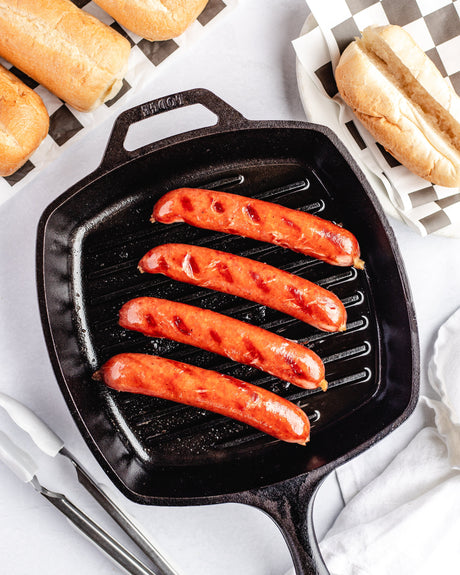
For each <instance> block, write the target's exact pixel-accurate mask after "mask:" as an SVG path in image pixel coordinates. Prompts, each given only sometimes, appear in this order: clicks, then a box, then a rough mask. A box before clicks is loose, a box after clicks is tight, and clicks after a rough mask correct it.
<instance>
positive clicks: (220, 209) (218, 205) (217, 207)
mask: <svg viewBox="0 0 460 575" xmlns="http://www.w3.org/2000/svg"><path fill="white" fill-rule="evenodd" d="M211 208H212V209H213V210H214V211H215V212H217V213H218V214H223V213H224V212H225V208H224V206H223V205H222V202H213V203H212V204H211Z"/></svg>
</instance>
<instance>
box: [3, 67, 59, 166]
mask: <svg viewBox="0 0 460 575" xmlns="http://www.w3.org/2000/svg"><path fill="white" fill-rule="evenodd" d="M48 127H49V117H48V112H47V111H46V108H45V105H44V104H43V101H42V99H41V98H40V96H39V95H38V94H36V93H35V92H34V91H33V90H31V89H30V88H29V87H28V86H26V85H25V84H24V83H23V82H21V80H19V79H18V78H16V76H14V75H13V74H12V73H11V72H9V71H8V70H6V69H5V68H4V67H3V66H0V176H10V175H11V174H13V173H14V172H15V171H16V170H17V169H19V168H20V167H21V166H22V165H23V164H24V163H25V162H26V161H27V160H28V158H29V157H30V155H31V154H32V152H34V151H35V150H36V149H37V148H38V146H39V144H40V143H41V141H42V140H43V138H44V137H45V136H46V134H47V133H48Z"/></svg>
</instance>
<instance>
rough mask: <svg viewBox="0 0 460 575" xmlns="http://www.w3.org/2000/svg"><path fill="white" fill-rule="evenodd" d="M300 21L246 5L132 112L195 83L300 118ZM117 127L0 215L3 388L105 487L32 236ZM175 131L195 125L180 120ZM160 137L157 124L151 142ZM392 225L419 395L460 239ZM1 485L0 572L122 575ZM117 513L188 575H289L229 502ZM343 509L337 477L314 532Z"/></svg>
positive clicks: (259, 4) (262, 3) (260, 518)
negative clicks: (52, 353) (408, 293)
mask: <svg viewBox="0 0 460 575" xmlns="http://www.w3.org/2000/svg"><path fill="white" fill-rule="evenodd" d="M306 16H307V8H306V4H305V2H304V0H285V1H281V0H251V1H249V0H247V1H242V2H241V5H240V6H239V7H238V8H237V9H236V10H235V11H234V12H232V13H230V14H229V15H228V17H227V18H224V19H223V21H222V22H221V23H220V25H219V26H217V27H216V28H214V29H213V30H212V31H210V32H209V33H208V35H207V36H206V37H205V38H204V39H202V40H201V41H200V42H199V44H197V45H195V46H194V47H193V48H192V49H191V50H190V52H187V53H184V54H182V56H181V57H180V58H178V59H177V61H176V62H175V63H174V65H172V66H170V67H168V68H167V69H165V70H163V71H162V72H161V73H160V74H159V75H158V76H157V79H156V81H155V83H154V85H152V87H151V89H150V90H148V91H145V92H144V93H142V94H138V95H137V96H136V98H135V99H132V100H131V101H130V103H129V105H130V106H131V105H134V104H136V103H140V102H143V101H147V100H150V99H153V98H157V97H161V96H165V95H167V94H171V93H174V92H177V91H181V90H184V89H190V88H196V87H202V88H208V89H210V90H212V91H213V92H215V93H216V94H217V95H218V96H220V97H222V98H223V99H224V100H226V101H227V102H228V103H229V104H231V105H232V106H234V107H235V108H236V109H237V110H239V111H240V112H241V113H242V114H243V115H245V116H246V117H247V118H250V119H267V120H278V119H294V120H304V119H305V116H304V112H303V108H302V105H301V102H300V98H299V95H298V90H297V82H296V77H295V54H294V51H293V48H292V46H291V44H290V43H291V41H292V40H293V39H294V38H295V37H296V36H297V35H298V34H299V31H300V29H301V27H302V25H303V23H304V21H305V18H306ZM188 124H190V125H188ZM111 125H112V121H111V120H110V121H108V122H106V123H105V124H104V125H103V126H102V127H100V128H99V129H97V130H96V131H95V132H94V133H93V134H91V135H90V136H89V137H87V138H86V139H85V140H83V141H82V142H81V143H79V144H78V146H77V147H76V148H74V149H71V150H70V151H68V152H67V153H66V154H65V155H64V156H63V157H61V158H60V159H59V160H58V161H56V162H55V163H53V164H52V165H50V166H49V167H48V168H47V169H46V170H45V171H44V172H43V173H42V174H41V176H40V177H39V178H38V179H37V180H36V181H35V182H33V183H32V184H31V185H29V186H28V187H27V188H25V189H24V190H22V191H21V192H19V193H18V194H17V195H16V196H15V197H14V198H13V199H11V200H10V201H9V202H7V203H6V204H4V205H3V206H2V207H1V208H0V270H1V272H0V342H1V345H0V365H1V370H0V389H1V390H3V391H5V392H6V393H9V394H11V395H13V396H14V397H16V398H17V399H19V400H21V401H23V402H24V403H26V404H27V405H29V406H30V407H32V408H33V409H34V410H35V411H36V412H37V413H38V414H39V415H40V416H41V417H42V418H43V419H45V420H46V421H47V422H48V423H49V424H50V425H51V427H52V428H54V429H55V431H56V432H57V433H58V434H59V435H61V436H62V437H63V439H64V440H65V441H66V443H67V445H68V447H69V448H70V450H71V451H73V452H74V453H75V455H76V456H77V457H78V458H79V459H80V460H81V461H82V462H83V463H84V464H86V465H87V467H88V468H89V469H90V470H91V472H93V473H94V475H95V476H96V477H97V478H98V479H99V480H100V481H103V482H107V480H106V478H105V476H104V474H103V473H102V471H101V470H100V469H99V468H98V465H97V464H96V462H95V460H94V459H93V457H92V456H91V454H90V453H89V450H88V449H87V447H86V445H85V444H84V442H83V440H82V439H81V437H80V436H79V433H78V432H77V429H76V426H75V424H74V422H73V420H72V418H71V417H70V415H69V413H68V410H67V407H66V405H65V403H64V400H63V398H62V396H61V393H60V391H59V389H58V386H57V383H56V380H55V377H54V374H53V372H52V369H51V365H50V362H49V359H48V354H47V350H46V347H45V342H44V338H43V334H42V329H41V324H40V318H39V311H38V302H37V296H36V286H35V239H36V227H37V223H38V220H39V218H40V215H41V213H42V212H43V210H44V209H45V207H46V206H47V205H48V204H49V203H50V202H51V201H52V200H53V199H54V198H56V197H57V196H58V195H60V194H61V193H62V192H64V191H65V190H66V189H67V188H68V187H70V185H72V184H73V183H75V182H77V181H78V180H80V179H81V178H82V177H84V176H85V175H87V174H88V173H89V172H91V171H93V170H94V169H95V168H96V167H97V165H98V163H99V162H100V159H101V158H102V155H103V151H104V147H105V143H106V141H107V138H108V135H109V131H110V128H111ZM182 127H183V129H191V128H194V127H195V126H194V125H193V122H191V121H190V118H188V120H187V122H185V125H183V126H182ZM160 135H161V133H160V131H159V130H158V131H156V132H155V137H152V139H156V138H157V137H159V136H160ZM391 223H392V225H393V227H394V230H395V233H396V236H397V240H398V242H399V245H400V249H401V252H402V255H403V258H404V261H405V264H406V268H407V273H408V276H409V280H410V283H411V287H412V292H413V296H414V301H415V306H416V311H417V316H418V323H419V330H420V340H421V353H422V386H423V387H424V386H425V376H424V370H425V369H426V361H427V355H428V353H429V351H430V349H431V345H432V342H433V338H434V336H435V332H436V331H437V329H438V327H439V326H440V325H441V323H443V322H444V320H445V319H446V318H447V317H448V316H449V315H450V314H451V313H452V312H453V311H454V310H455V309H456V308H457V307H458V306H459V305H460V295H459V293H460V290H459V285H460V265H459V264H460V257H459V255H458V254H459V253H460V240H453V239H446V238H441V237H436V236H433V237H428V238H421V237H419V236H418V235H417V234H416V233H415V232H414V231H412V230H410V229H409V228H407V227H406V226H405V225H404V224H402V223H401V222H398V221H395V220H391ZM423 417H424V414H423V413H422V412H420V413H419V415H418V416H417V415H415V416H413V417H412V418H410V419H409V421H408V422H407V423H406V424H404V425H403V427H402V428H400V429H399V430H398V431H397V432H396V433H394V434H392V435H390V436H389V437H388V438H387V439H386V440H385V447H386V451H387V452H388V450H389V451H390V452H391V451H392V450H394V451H395V452H396V451H397V450H398V448H400V446H401V445H402V444H404V442H405V441H406V437H407V438H409V437H410V436H411V435H412V433H413V430H414V429H415V428H416V427H418V426H420V425H421V424H422V423H423ZM0 429H3V430H5V431H7V432H9V433H10V434H11V435H12V436H13V437H15V438H16V439H17V440H18V442H22V443H23V444H26V443H27V442H25V436H24V434H23V433H20V432H18V431H16V429H15V428H14V426H13V425H12V424H10V423H9V422H8V420H7V418H6V416H5V415H4V413H3V412H0ZM376 449H378V447H377V448H376ZM34 455H36V456H37V459H39V461H40V462H42V463H44V462H45V459H44V458H41V457H39V456H38V452H35V451H34ZM41 477H42V478H43V482H44V483H46V485H47V486H49V487H51V488H54V489H57V490H62V491H65V492H66V493H67V494H70V495H71V496H73V497H74V498H75V500H76V501H77V502H78V503H79V504H81V505H82V506H84V507H85V509H86V510H87V511H89V512H90V513H91V514H92V515H93V516H96V517H101V518H102V517H103V515H102V513H101V512H100V511H99V509H98V507H97V505H96V504H93V503H92V502H91V500H90V498H89V496H87V495H86V494H84V492H83V493H82V491H81V490H78V489H75V488H74V484H75V481H74V475H73V473H72V471H71V470H70V469H69V467H68V466H67V465H66V464H65V462H64V460H62V459H61V460H58V461H56V462H55V463H54V464H53V465H52V466H49V465H47V466H46V467H45V468H44V474H43V475H42V476H41ZM0 486H1V490H0V571H1V572H2V573H5V574H6V573H8V574H9V575H18V574H21V575H22V574H26V573H27V574H29V573H36V574H42V573H43V574H45V573H46V574H47V575H54V574H58V573H59V574H61V573H66V575H74V574H75V575H77V574H78V575H80V574H81V573H95V572H97V573H98V574H99V575H108V574H111V573H116V572H117V571H116V569H115V568H114V567H113V565H112V564H111V563H110V562H109V561H108V560H107V559H106V558H105V557H104V556H102V555H101V554H100V553H99V551H97V550H96V549H95V548H94V547H93V546H92V545H91V544H90V543H89V542H87V541H86V540H85V539H84V538H82V537H80V536H79V535H77V534H76V533H75V532H74V531H73V530H72V529H71V528H70V527H69V525H68V524H67V522H66V521H65V520H64V519H63V517H62V516H61V514H60V513H59V512H57V511H56V510H55V509H54V508H53V507H52V506H50V505H49V503H47V502H46V501H45V500H43V499H42V498H41V497H40V496H39V495H37V494H36V493H35V492H34V490H33V489H32V488H31V487H29V486H27V485H23V484H21V483H20V482H19V480H17V479H16V477H15V476H13V475H12V473H11V472H10V471H9V470H7V469H6V468H5V467H3V466H1V465H0ZM119 497H120V498H121V496H119ZM123 506H124V507H125V508H127V509H129V510H130V511H131V512H132V514H133V515H135V517H136V518H138V519H139V521H140V522H141V523H142V524H143V525H145V526H147V528H148V530H149V532H150V533H151V534H152V536H153V538H154V539H155V540H156V541H157V542H158V544H159V547H160V548H161V549H162V551H163V552H164V553H165V555H167V557H168V558H170V559H171V561H172V562H173V563H174V564H175V565H176V566H177V568H178V569H179V570H181V573H183V574H184V575H198V574H200V575H228V574H243V575H283V574H284V573H285V571H286V570H288V569H289V568H290V566H291V565H292V563H291V560H290V556H289V552H288V550H287V548H286V545H285V543H284V540H283V538H282V535H281V534H280V532H279V531H278V529H277V527H276V526H275V525H274V524H273V523H272V521H271V520H270V519H269V518H268V517H266V516H265V515H264V514H262V513H261V512H260V511H258V510H255V509H252V508H248V507H244V506H241V505H234V504H228V505H217V506H208V507H186V508H182V507H180V508H163V507H140V506H136V505H134V504H132V503H130V502H128V501H123ZM340 507H341V499H340V493H339V490H338V488H337V483H336V482H335V477H334V476H331V477H329V478H328V479H327V480H326V482H325V484H324V485H323V486H322V487H321V489H320V491H319V495H318V497H317V500H316V504H315V518H316V527H317V533H318V535H319V536H321V535H322V534H323V533H324V531H325V529H326V528H327V526H328V525H329V524H330V522H331V521H332V520H333V517H334V515H335V514H336V513H337V511H338V510H339V509H340ZM106 525H107V526H110V523H106ZM433 535H434V536H435V535H436V534H433ZM438 535H439V534H438ZM389 552H391V550H389ZM393 575H403V574H396V573H395V574H393ZM404 575H406V574H404Z"/></svg>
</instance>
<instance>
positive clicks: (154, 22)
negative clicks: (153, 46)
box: [95, 0, 208, 41]
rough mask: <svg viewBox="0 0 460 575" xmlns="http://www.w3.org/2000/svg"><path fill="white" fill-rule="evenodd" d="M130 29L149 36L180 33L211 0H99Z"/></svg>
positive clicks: (165, 36)
mask: <svg viewBox="0 0 460 575" xmlns="http://www.w3.org/2000/svg"><path fill="white" fill-rule="evenodd" d="M95 2H96V4H98V5H99V6H100V7H101V8H102V9H103V10H105V11H106V12H107V13H108V14H110V15H111V16H112V18H114V19H115V20H116V21H117V22H119V23H120V24H122V25H123V26H124V27H125V28H127V29H128V30H131V31H132V32H135V33H136V34H138V35H139V36H142V38H146V39H147V40H151V41H154V40H170V39H171V38H176V37H177V36H180V35H181V34H182V32H185V30H186V29H187V28H188V26H190V24H191V23H192V22H193V21H194V20H196V18H197V17H198V16H199V15H200V14H201V12H202V11H203V9H204V7H205V6H206V4H207V3H208V0H95Z"/></svg>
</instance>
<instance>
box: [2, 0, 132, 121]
mask: <svg viewBox="0 0 460 575" xmlns="http://www.w3.org/2000/svg"><path fill="white" fill-rule="evenodd" d="M130 49H131V45H130V43H129V42H128V40H127V39H126V38H124V37H123V36H122V35H121V34H119V33H118V32H116V31H115V30H113V29H112V28H110V26H107V25H106V24H103V23H102V22H101V21H100V20H98V19H97V18H95V17H94V16H92V15H91V14H88V13H87V12H85V11H84V10H81V9H80V8H77V6H75V4H73V3H72V2H71V1H70V0H21V1H20V2H17V1H16V2H11V1H9V0H0V56H2V57H3V58H5V60H7V61H8V62H10V63H11V64H14V66H16V67H17V68H19V69H20V70H22V71H23V72H25V73H26V74H27V75H28V76H30V77H31V78H33V79H34V80H36V81H37V82H39V83H40V84H42V85H43V86H45V87H46V88H48V90H49V91H50V92H53V94H55V95H56V96H58V97H59V98H61V99H62V100H64V101H65V102H67V103H68V104H70V105H71V106H73V107H74V108H76V109H77V110H81V111H89V110H93V109H94V108H96V107H97V106H99V104H101V103H102V102H105V101H106V100H109V99H111V98H113V96H115V94H116V93H117V92H118V91H119V89H120V88H121V86H122V80H123V76H124V74H125V71H126V68H127V63H128V57H129V53H130Z"/></svg>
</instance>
